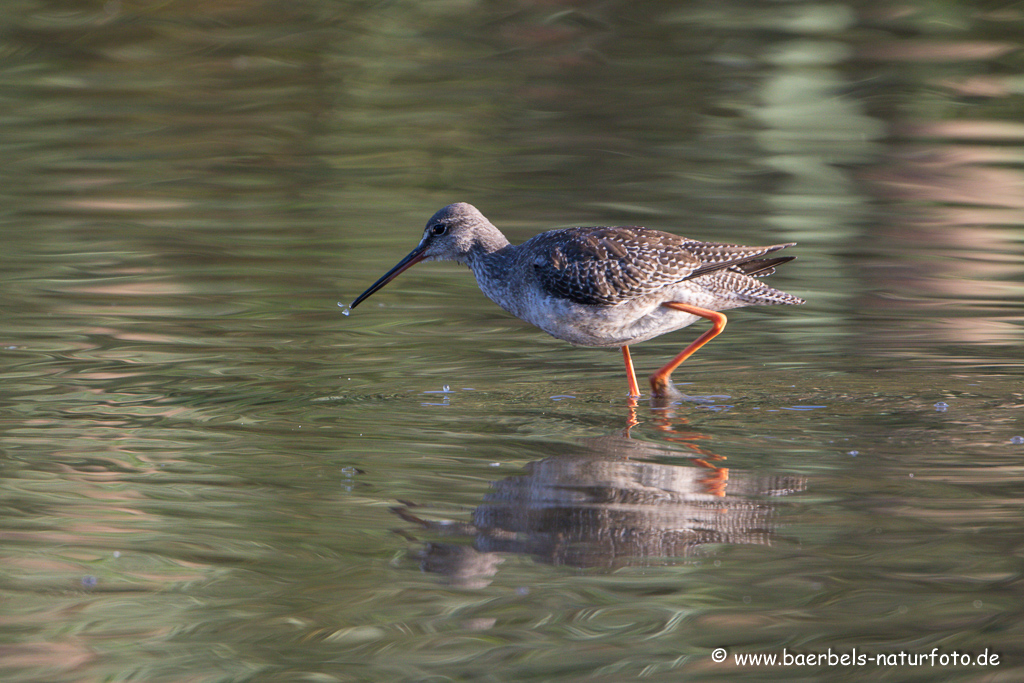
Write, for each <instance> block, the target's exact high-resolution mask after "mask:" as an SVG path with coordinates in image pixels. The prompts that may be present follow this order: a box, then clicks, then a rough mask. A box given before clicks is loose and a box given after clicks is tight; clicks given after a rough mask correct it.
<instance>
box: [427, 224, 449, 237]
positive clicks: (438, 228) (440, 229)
mask: <svg viewBox="0 0 1024 683" xmlns="http://www.w3.org/2000/svg"><path fill="white" fill-rule="evenodd" d="M446 232H448V226H447V225H445V224H444V223H438V224H437V225H435V226H434V227H432V228H431V229H430V234H431V235H433V236H434V237H440V236H441V235H443V234H445V233H446Z"/></svg>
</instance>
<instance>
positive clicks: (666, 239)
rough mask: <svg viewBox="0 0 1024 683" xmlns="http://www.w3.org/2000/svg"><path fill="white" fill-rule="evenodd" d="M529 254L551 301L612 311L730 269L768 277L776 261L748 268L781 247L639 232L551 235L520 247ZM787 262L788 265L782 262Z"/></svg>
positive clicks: (557, 232) (604, 230)
mask: <svg viewBox="0 0 1024 683" xmlns="http://www.w3.org/2000/svg"><path fill="white" fill-rule="evenodd" d="M527 245H529V248H528V249H527V250H526V253H529V254H533V255H534V258H533V264H532V265H533V268H534V270H535V273H536V275H537V278H538V280H539V281H540V284H541V286H542V287H543V288H544V289H545V290H547V291H548V292H549V293H550V294H552V295H553V296H557V297H560V298H563V299H568V300H570V301H573V302H575V303H580V304H589V305H593V306H614V305H615V304H619V303H622V302H624V301H629V300H631V299H635V298H637V297H639V296H643V295H645V294H648V293H650V292H654V291H656V290H658V289H660V288H662V287H665V286H666V285H671V284H674V283H677V282H682V281H683V280H688V279H690V278H693V277H698V276H700V275H706V274H708V273H712V272H714V271H717V270H722V269H726V268H735V269H736V270H737V271H738V272H741V273H745V272H747V271H748V270H749V271H753V272H756V273H758V274H759V275H762V274H765V275H766V274H770V273H768V272H765V271H769V270H771V268H772V267H773V266H774V265H776V263H777V261H776V260H775V259H771V261H772V263H764V264H760V265H754V266H749V267H747V268H743V266H744V265H745V264H747V263H750V262H752V261H753V260H754V259H756V258H757V257H758V256H762V255H764V254H766V253H769V252H771V251H775V250H776V249H781V248H782V247H783V246H786V245H778V246H774V247H743V246H739V245H734V244H717V243H713V242H698V241H696V240H689V239H686V238H684V237H679V236H678V235H673V234H671V233H667V232H661V231H660V230H648V229H646V228H640V227H613V228H611V227H596V228H568V229H566V230H552V231H550V232H546V233H543V234H540V235H538V236H536V237H534V238H533V239H531V240H529V241H528V242H527V243H526V244H524V245H523V246H524V247H526V246H527ZM787 260H788V259H787Z"/></svg>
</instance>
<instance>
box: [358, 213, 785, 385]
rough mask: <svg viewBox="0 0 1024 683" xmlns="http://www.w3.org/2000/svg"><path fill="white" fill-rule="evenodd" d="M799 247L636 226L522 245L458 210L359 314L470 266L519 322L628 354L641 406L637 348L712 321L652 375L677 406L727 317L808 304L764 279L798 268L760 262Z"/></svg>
mask: <svg viewBox="0 0 1024 683" xmlns="http://www.w3.org/2000/svg"><path fill="white" fill-rule="evenodd" d="M793 244H795V243H794V242H790V243H788V244H773V245H771V246H767V247H744V246H740V245H736V244H719V243H717V242H698V241H697V240H691V239H687V238H685V237H679V236H678V235H673V234H670V233H667V232H661V231H659V230H648V229H646V228H641V227H634V226H630V227H614V228H609V227H595V228H566V229H563V230H551V231H549V232H544V233H541V234H539V235H537V236H536V237H534V238H532V239H530V240H527V241H526V242H524V243H522V244H519V245H513V244H509V241H508V240H507V239H505V236H504V235H503V234H501V231H500V230H498V229H497V228H496V227H494V226H493V225H492V224H491V222H490V221H488V220H487V219H486V218H484V216H483V214H481V213H480V212H479V211H477V209H476V208H475V207H473V206H471V205H469V204H465V203H458V204H450V205H448V206H446V207H444V208H443V209H441V210H440V211H438V212H437V213H435V214H434V215H433V216H432V217H431V218H430V220H429V221H427V227H426V228H425V229H424V231H423V239H421V240H420V243H419V244H418V245H416V248H415V249H413V250H412V251H411V252H410V253H409V255H408V256H406V257H405V258H404V259H402V260H401V261H399V262H398V263H397V264H396V265H395V267H394V268H392V269H391V270H389V271H388V272H387V273H385V274H384V276H383V277H381V278H380V279H379V280H377V281H376V282H374V283H373V284H372V285H371V286H370V288H369V289H367V290H366V291H365V292H363V293H362V294H360V295H359V296H358V297H356V299H355V301H353V302H352V304H351V306H350V308H355V307H356V306H358V305H359V304H360V303H361V302H362V301H363V300H364V299H366V298H367V297H369V296H370V295H371V294H373V293H374V292H376V291H377V290H379V289H381V288H382V287H383V286H384V285H386V284H387V283H389V282H391V281H392V280H394V279H395V278H396V277H398V275H400V274H401V273H402V272H404V271H405V270H407V269H408V268H410V267H411V266H413V265H415V264H417V263H419V262H420V261H455V262H457V263H461V264H464V265H467V266H469V268H470V269H471V270H472V271H473V274H474V275H475V276H476V281H477V284H478V285H479V286H480V289H481V290H483V293H484V294H486V295H487V297H488V298H489V299H490V300H491V301H493V302H494V303H496V304H498V305H499V306H501V307H502V308H504V309H505V310H506V311H508V312H509V313H511V314H512V315H514V316H516V317H517V318H520V319H522V320H525V321H526V322H528V323H532V324H533V325H536V326H537V327H539V328H540V329H542V330H544V331H545V332H547V333H548V334H550V335H552V336H554V337H557V338H558V339H564V340H565V341H567V342H569V343H570V344H574V345H576V346H598V347H612V346H618V347H620V348H621V349H622V355H623V357H624V358H625V361H626V374H627V378H628V380H629V393H630V396H634V397H639V396H640V388H639V386H638V385H637V382H636V373H635V372H634V370H633V362H632V360H631V358H630V355H629V345H630V344H636V343H638V342H642V341H646V340H648V339H651V338H653V337H657V336H658V335H662V334H665V333H666V332H671V331H673V330H678V329H679V328H682V327H686V326H687V325H690V324H692V323H695V322H697V321H698V320H702V319H706V320H709V321H710V322H711V325H712V327H711V329H710V330H708V331H707V332H705V333H704V334H702V335H701V336H700V337H698V338H697V339H696V340H695V341H694V342H693V343H692V344H690V345H689V346H687V347H686V348H685V349H683V350H682V351H681V352H680V353H679V354H678V355H677V356H676V357H675V358H673V359H672V360H671V361H669V362H668V363H667V364H666V365H665V366H664V367H662V368H661V369H660V370H658V371H657V372H655V373H654V374H653V375H651V390H652V393H653V395H654V396H655V397H665V396H673V395H677V392H676V391H675V389H673V387H672V384H671V380H670V377H671V375H672V371H673V370H675V369H676V368H677V367H678V366H679V364H680V363H682V362H683V361H684V360H686V359H687V358H689V357H690V356H691V355H693V353H694V352H695V351H696V350H697V349H699V348H700V347H702V346H704V344H706V343H708V342H709V341H710V340H711V339H713V338H714V337H716V336H717V335H718V334H720V333H721V332H722V330H723V329H724V328H725V323H726V317H725V315H724V314H722V313H721V312H720V311H723V310H728V309H730V308H739V307H741V306H752V305H761V306H763V305H770V304H802V303H804V301H803V299H801V298H799V297H796V296H793V295H792V294H787V293H785V292H782V291H779V290H777V289H773V288H771V287H769V286H768V285H766V284H764V283H763V282H762V281H761V280H760V279H759V278H762V277H765V276H767V275H771V274H772V273H774V272H775V267H776V266H778V265H779V264H782V263H786V262H787V261H791V260H793V258H794V257H792V256H777V257H772V258H761V257H763V256H765V255H766V254H771V253H772V252H776V251H778V250H780V249H784V248H785V247H789V246H792V245H793Z"/></svg>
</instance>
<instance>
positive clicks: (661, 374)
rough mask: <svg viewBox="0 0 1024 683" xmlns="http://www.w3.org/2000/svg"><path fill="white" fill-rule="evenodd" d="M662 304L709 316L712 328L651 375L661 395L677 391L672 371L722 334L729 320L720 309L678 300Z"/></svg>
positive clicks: (655, 390)
mask: <svg viewBox="0 0 1024 683" xmlns="http://www.w3.org/2000/svg"><path fill="white" fill-rule="evenodd" d="M662 306H667V307H668V308H674V309H675V310H677V311H682V312H683V313H690V314H692V315H699V316H700V317H702V318H707V319H708V320H710V321H711V324H712V327H711V329H710V330H708V331H707V332H705V333H704V334H702V335H701V336H699V337H697V339H696V340H695V341H694V342H693V343H692V344H690V345H689V346H687V347H686V348H685V349H683V350H682V352H681V353H680V354H679V355H678V356H676V357H675V358H673V359H672V360H670V361H669V362H668V363H667V364H666V365H665V367H663V368H662V369H661V370H658V371H657V372H656V373H654V374H653V375H651V391H652V393H653V395H654V396H659V397H660V396H671V395H672V393H673V392H674V391H675V390H674V389H673V388H672V383H671V381H670V379H669V378H670V377H671V375H672V371H673V370H675V369H676V368H678V367H679V364H680V363H682V362H683V361H684V360H686V359H687V358H689V357H690V356H692V355H693V354H694V352H696V351H697V349H699V348H700V347H702V346H704V345H705V344H707V343H708V342H709V341H711V340H712V339H714V338H715V337H717V336H718V335H719V334H721V333H722V330H724V329H725V323H726V322H727V321H728V319H727V318H726V317H725V315H724V314H722V313H719V312H718V311H712V310H710V309H707V308H700V307H699V306H691V305H689V304H681V303H679V302H678V301H666V302H665V303H663V304H662Z"/></svg>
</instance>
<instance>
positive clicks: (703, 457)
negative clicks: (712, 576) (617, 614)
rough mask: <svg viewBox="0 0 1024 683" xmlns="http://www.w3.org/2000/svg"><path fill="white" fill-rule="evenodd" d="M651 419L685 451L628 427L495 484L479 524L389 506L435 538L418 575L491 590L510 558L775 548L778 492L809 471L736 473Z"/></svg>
mask: <svg viewBox="0 0 1024 683" xmlns="http://www.w3.org/2000/svg"><path fill="white" fill-rule="evenodd" d="M631 426H632V425H631ZM655 426H657V427H658V428H659V429H661V430H662V431H664V432H666V433H667V434H668V435H669V436H668V438H669V439H672V440H675V441H676V442H677V443H685V444H687V448H685V449H683V448H681V447H680V446H678V445H676V444H656V443H650V442H645V441H640V440H637V439H634V438H631V437H630V436H629V429H628V428H627V430H626V431H625V432H624V433H623V434H620V435H613V436H605V437H599V438H594V439H587V440H584V441H582V442H580V443H579V445H577V446H575V447H572V446H570V447H569V449H568V451H569V452H566V453H564V454H560V455H558V456H555V457H550V458H545V459H543V460H539V461H536V462H532V463H530V464H528V465H527V466H526V468H525V471H524V472H523V473H522V474H519V475H515V476H511V477H508V478H506V479H502V480H499V481H494V482H492V483H491V491H490V492H489V493H488V494H487V495H486V496H485V497H484V501H483V503H482V504H481V505H480V506H479V507H477V508H476V509H475V510H474V511H473V515H472V522H456V521H452V520H443V519H442V520H438V519H436V518H435V519H434V520H428V519H425V518H424V516H425V514H427V513H426V511H423V512H421V511H420V509H418V508H419V507H420V506H418V505H416V504H413V503H405V504H403V505H401V506H399V507H395V508H393V511H394V512H395V513H396V514H397V515H398V516H399V517H401V518H402V519H404V520H406V521H407V522H411V523H413V524H415V525H417V526H418V527H420V528H421V529H423V530H427V531H429V532H430V533H431V535H432V536H435V540H432V541H429V542H427V543H426V544H425V545H424V546H422V549H421V550H420V551H419V552H418V553H417V556H418V559H419V560H420V566H421V567H422V568H423V570H424V571H428V572H432V573H438V574H441V575H443V576H445V577H447V580H448V581H449V582H450V583H452V584H454V585H459V586H462V587H466V588H480V587H483V586H486V585H487V584H488V583H489V582H490V577H492V576H493V575H494V574H496V573H497V572H498V569H499V565H500V564H501V562H503V555H505V554H508V553H525V554H529V555H531V556H532V557H533V558H534V559H536V560H539V561H542V562H546V563H550V564H556V565H568V566H572V567H605V568H609V569H614V568H617V567H621V566H626V565H651V564H663V563H670V562H673V561H675V560H678V559H679V558H686V557H691V556H693V555H695V554H698V553H699V552H700V548H701V547H702V546H705V545H707V544H721V543H728V544H761V545H763V544H768V543H771V541H772V538H773V534H774V531H773V527H774V525H773V517H774V513H775V508H776V505H777V503H776V502H774V501H775V499H776V498H777V497H778V496H785V495H788V494H791V493H794V492H797V491H801V490H803V488H804V486H805V480H804V478H803V477H798V476H786V475H779V476H771V475H767V476H766V475H753V474H747V473H744V472H738V473H736V472H734V473H733V474H732V476H731V477H730V476H729V472H728V470H727V469H726V468H724V467H720V466H717V465H715V464H712V463H715V462H721V460H722V458H721V456H716V455H714V454H713V453H711V452H710V451H708V450H707V449H706V448H700V447H696V446H693V445H692V443H691V442H692V441H694V440H697V439H702V438H703V439H706V438H707V437H706V435H702V434H699V433H696V432H692V431H685V430H680V429H679V428H678V427H673V426H672V418H671V416H670V415H665V414H662V416H661V417H659V418H656V420H655ZM400 533H402V534H403V535H404V536H405V537H407V538H408V539H409V540H410V541H414V542H418V541H419V540H420V539H419V538H417V535H416V534H415V533H414V532H412V531H411V530H408V529H403V530H402V531H401V532H400ZM447 539H451V540H450V541H449V540H447Z"/></svg>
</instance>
